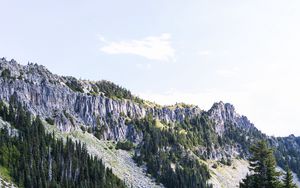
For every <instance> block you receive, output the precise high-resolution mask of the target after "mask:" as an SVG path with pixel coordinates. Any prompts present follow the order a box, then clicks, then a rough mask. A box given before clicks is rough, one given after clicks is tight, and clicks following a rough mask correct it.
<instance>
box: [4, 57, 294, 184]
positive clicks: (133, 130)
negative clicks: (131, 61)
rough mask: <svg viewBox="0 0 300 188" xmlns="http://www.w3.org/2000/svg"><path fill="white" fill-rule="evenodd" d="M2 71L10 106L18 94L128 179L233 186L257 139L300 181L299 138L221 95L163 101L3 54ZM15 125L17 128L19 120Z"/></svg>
mask: <svg viewBox="0 0 300 188" xmlns="http://www.w3.org/2000/svg"><path fill="white" fill-rule="evenodd" d="M0 75H1V76H0V85H1V87H0V100H2V101H3V102H4V104H5V105H8V106H9V105H10V103H11V101H12V98H13V100H15V101H17V102H18V103H19V104H20V105H21V106H22V107H23V108H24V110H25V111H28V112H29V113H30V114H31V115H32V116H33V117H39V118H41V119H42V121H43V122H44V126H45V128H46V130H48V131H49V132H51V133H54V134H55V137H56V139H66V138H67V137H68V138H71V139H72V140H74V141H78V142H82V143H84V144H85V145H86V147H87V150H88V152H89V153H90V154H91V155H93V156H96V157H98V158H101V159H102V161H103V162H104V165H105V166H106V167H109V168H111V169H112V172H113V173H114V174H115V175H116V176H117V177H119V178H120V179H121V180H124V182H125V184H126V185H127V186H133V187H155V186H157V187H212V186H214V187H236V186H238V185H239V182H240V181H241V180H242V178H244V177H245V176H246V174H247V173H249V172H248V170H247V169H248V164H249V163H248V159H249V158H250V157H251V154H250V147H251V145H253V144H254V143H256V142H257V141H258V140H266V141H267V142H268V144H269V145H270V147H272V148H274V156H275V158H276V162H277V165H278V167H281V168H282V169H285V167H286V166H289V168H290V169H291V170H292V171H293V173H294V177H295V180H294V181H295V182H296V183H298V180H297V177H300V138H299V137H296V136H294V135H291V136H289V137H271V136H268V135H265V134H263V133H261V132H260V131H259V130H258V129H257V128H255V126H254V125H253V124H252V123H251V122H250V120H248V118H247V117H246V116H242V115H239V114H238V113H237V112H236V111H235V109H234V106H233V105H232V104H228V103H223V102H217V103H215V104H213V105H212V107H211V109H210V110H208V111H204V110H202V109H201V108H199V107H198V106H195V105H187V104H182V103H178V104H175V105H173V106H161V105H158V104H155V103H152V102H149V101H147V100H144V99H141V98H139V97H137V96H134V95H133V94H131V92H130V91H128V90H127V89H125V88H122V87H120V86H118V85H116V84H114V83H112V82H109V81H105V80H102V81H89V80H79V79H76V78H74V77H70V76H59V75H56V74H53V73H51V72H50V71H49V70H47V68H45V67H44V66H42V65H37V64H33V63H29V64H28V65H20V64H18V63H17V62H16V61H15V60H10V61H8V60H6V59H5V58H2V59H0ZM2 119H3V118H2ZM1 124H2V125H5V124H7V125H9V123H8V122H4V120H1ZM12 124H13V123H12ZM3 127H4V126H2V127H0V128H1V129H3ZM10 129H11V130H13V131H14V134H13V135H18V130H17V127H14V126H13V129H12V128H10ZM10 135H11V134H10ZM12 137H16V136H12ZM227 172H228V173H230V174H231V175H230V176H229V175H228V173H227ZM226 173H227V174H226ZM0 175H1V174H0ZM191 179H192V180H191ZM228 179H230V180H231V181H228ZM12 181H13V178H12ZM19 185H20V184H19ZM298 185H299V184H298Z"/></svg>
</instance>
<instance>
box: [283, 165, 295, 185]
mask: <svg viewBox="0 0 300 188" xmlns="http://www.w3.org/2000/svg"><path fill="white" fill-rule="evenodd" d="M283 183H284V185H283V188H297V186H296V185H295V184H294V183H293V174H292V172H291V170H290V169H289V168H287V171H286V173H285V177H284V179H283Z"/></svg>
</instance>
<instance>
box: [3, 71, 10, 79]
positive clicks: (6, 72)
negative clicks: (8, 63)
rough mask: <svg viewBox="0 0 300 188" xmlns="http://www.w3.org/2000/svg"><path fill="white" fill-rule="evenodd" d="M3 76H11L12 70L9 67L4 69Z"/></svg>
mask: <svg viewBox="0 0 300 188" xmlns="http://www.w3.org/2000/svg"><path fill="white" fill-rule="evenodd" d="M1 76H2V77H3V78H10V70H9V69H4V70H3V71H2V73H1Z"/></svg>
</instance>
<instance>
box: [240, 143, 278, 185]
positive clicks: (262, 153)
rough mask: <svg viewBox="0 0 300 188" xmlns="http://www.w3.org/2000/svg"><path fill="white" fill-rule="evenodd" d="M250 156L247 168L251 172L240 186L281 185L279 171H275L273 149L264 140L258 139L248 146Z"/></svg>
mask: <svg viewBox="0 0 300 188" xmlns="http://www.w3.org/2000/svg"><path fill="white" fill-rule="evenodd" d="M250 151H251V153H252V157H251V158H250V159H249V160H250V167H249V170H250V171H252V172H253V174H252V175H248V176H247V177H246V178H245V179H244V180H243V182H242V183H241V184H240V187H241V188H277V187H280V186H281V182H280V181H279V176H280V173H279V172H277V171H276V161H275V158H274V156H273V150H272V149H270V148H268V146H267V143H266V142H265V141H259V142H258V143H257V144H256V145H254V146H252V147H251V148H250Z"/></svg>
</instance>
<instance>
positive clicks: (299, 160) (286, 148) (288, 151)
mask: <svg viewBox="0 0 300 188" xmlns="http://www.w3.org/2000/svg"><path fill="white" fill-rule="evenodd" d="M277 140H278V146H277V147H276V150H275V152H274V154H275V158H276V161H277V164H278V166H280V167H281V168H283V169H284V168H285V167H286V165H287V166H288V167H289V168H290V169H291V170H292V171H293V172H295V173H296V174H297V176H298V177H299V178H300V150H299V149H297V147H292V146H295V145H296V146H298V148H300V137H294V136H291V137H285V138H278V139H277Z"/></svg>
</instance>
